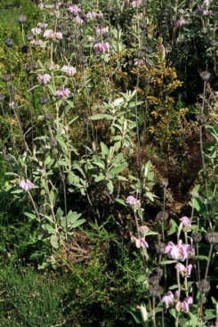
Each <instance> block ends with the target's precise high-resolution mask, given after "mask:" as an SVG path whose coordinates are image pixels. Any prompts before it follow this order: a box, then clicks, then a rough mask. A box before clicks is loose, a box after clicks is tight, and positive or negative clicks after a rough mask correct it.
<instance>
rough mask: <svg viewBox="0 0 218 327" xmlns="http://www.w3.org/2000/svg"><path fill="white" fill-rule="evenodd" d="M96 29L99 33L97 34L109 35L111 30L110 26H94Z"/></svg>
mask: <svg viewBox="0 0 218 327" xmlns="http://www.w3.org/2000/svg"><path fill="white" fill-rule="evenodd" d="M94 29H95V33H96V34H97V35H102V36H103V35H107V34H108V32H109V28H108V26H106V27H102V28H101V27H97V26H96V27H95V28H94Z"/></svg>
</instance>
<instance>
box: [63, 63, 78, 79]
mask: <svg viewBox="0 0 218 327" xmlns="http://www.w3.org/2000/svg"><path fill="white" fill-rule="evenodd" d="M61 71H62V72H63V73H65V74H66V75H67V76H69V77H72V76H74V75H75V74H76V68H75V67H73V66H66V65H64V66H63V67H62V68H61Z"/></svg>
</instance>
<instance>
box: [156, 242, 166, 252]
mask: <svg viewBox="0 0 218 327" xmlns="http://www.w3.org/2000/svg"><path fill="white" fill-rule="evenodd" d="M155 248H156V251H157V253H158V254H164V253H165V248H166V244H165V243H164V242H159V243H157V244H156V245H155Z"/></svg>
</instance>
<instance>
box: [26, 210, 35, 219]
mask: <svg viewBox="0 0 218 327" xmlns="http://www.w3.org/2000/svg"><path fill="white" fill-rule="evenodd" d="M24 215H25V216H26V217H28V218H30V220H35V219H36V215H35V214H34V213H30V212H24Z"/></svg>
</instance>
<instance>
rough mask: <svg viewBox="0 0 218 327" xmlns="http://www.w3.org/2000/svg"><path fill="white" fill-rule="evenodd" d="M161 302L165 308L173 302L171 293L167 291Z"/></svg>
mask: <svg viewBox="0 0 218 327" xmlns="http://www.w3.org/2000/svg"><path fill="white" fill-rule="evenodd" d="M161 302H162V303H164V304H165V306H166V308H169V306H170V305H172V304H174V295H173V293H172V292H171V291H168V292H167V294H166V295H165V296H164V297H163V298H162V300H161Z"/></svg>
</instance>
